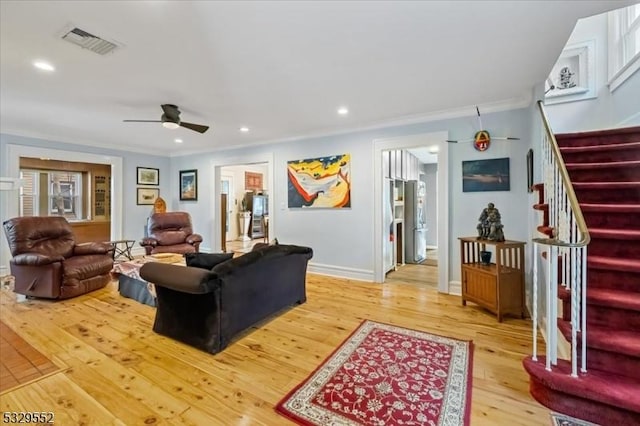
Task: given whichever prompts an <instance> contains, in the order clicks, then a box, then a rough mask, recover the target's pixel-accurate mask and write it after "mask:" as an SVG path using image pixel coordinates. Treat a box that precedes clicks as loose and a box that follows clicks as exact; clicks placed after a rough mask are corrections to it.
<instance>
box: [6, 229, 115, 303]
mask: <svg viewBox="0 0 640 426" xmlns="http://www.w3.org/2000/svg"><path fill="white" fill-rule="evenodd" d="M3 226H4V232H5V235H6V237H7V241H8V243H9V249H10V250H11V255H12V256H13V258H12V259H11V262H10V265H11V274H12V275H14V276H15V289H14V291H15V292H16V293H19V294H24V295H26V296H34V297H43V298H48V299H68V298H70V297H75V296H79V295H81V294H85V293H88V292H90V291H93V290H97V289H99V288H102V287H104V286H105V285H107V283H108V282H109V280H110V274H109V272H110V271H111V269H112V268H113V259H112V251H113V247H112V246H111V244H109V243H97V242H94V243H84V244H76V242H75V236H74V235H73V229H72V228H71V225H69V222H67V220H66V219H65V218H64V217H62V216H26V217H15V218H12V219H9V220H6V221H5V222H4V223H3Z"/></svg>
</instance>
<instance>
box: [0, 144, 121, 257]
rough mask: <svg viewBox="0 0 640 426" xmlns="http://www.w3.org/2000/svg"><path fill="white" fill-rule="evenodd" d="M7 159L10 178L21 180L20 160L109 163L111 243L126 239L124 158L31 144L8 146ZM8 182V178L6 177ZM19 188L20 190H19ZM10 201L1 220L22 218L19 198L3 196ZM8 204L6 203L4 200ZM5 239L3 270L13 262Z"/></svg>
mask: <svg viewBox="0 0 640 426" xmlns="http://www.w3.org/2000/svg"><path fill="white" fill-rule="evenodd" d="M3 155H4V156H6V157H5V158H6V159H7V164H8V168H7V174H8V177H7V178H9V179H14V180H18V181H19V180H20V157H32V158H42V157H46V158H50V159H52V160H59V161H78V162H86V163H96V164H109V165H110V166H111V194H112V197H111V199H112V203H111V240H120V239H122V226H123V223H122V214H123V213H122V205H123V203H122V202H121V201H120V200H122V195H123V176H122V174H123V171H122V157H117V156H112V155H99V154H89V153H86V152H77V151H64V150H58V149H50V148H41V147H37V146H30V145H15V144H7V146H6V152H4V153H3ZM3 179H6V178H3ZM15 189H17V188H15ZM3 198H6V203H5V202H3V203H2V204H3V205H2V209H1V210H0V213H1V215H2V218H1V221H2V222H4V221H5V220H7V219H9V218H12V217H16V216H19V215H20V202H19V199H18V197H3ZM3 201H4V200H3ZM4 240H5V239H4V238H3V242H2V245H0V265H2V266H0V267H5V266H6V265H7V264H8V263H9V259H10V258H11V256H10V253H9V246H8V245H7V243H6V241H4Z"/></svg>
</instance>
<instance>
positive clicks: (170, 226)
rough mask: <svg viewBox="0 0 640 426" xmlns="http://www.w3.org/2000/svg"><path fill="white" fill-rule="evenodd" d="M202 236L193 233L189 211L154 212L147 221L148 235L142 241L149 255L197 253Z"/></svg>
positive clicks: (141, 243)
mask: <svg viewBox="0 0 640 426" xmlns="http://www.w3.org/2000/svg"><path fill="white" fill-rule="evenodd" d="M201 242H202V237H201V236H200V235H199V234H194V233H193V228H192V227H191V216H190V215H189V213H187V212H166V213H154V214H152V215H151V216H150V217H149V220H148V221H147V236H146V237H145V238H143V239H142V241H140V245H141V246H142V247H144V249H145V251H146V252H147V255H150V254H156V253H181V254H184V253H197V252H198V251H199V250H200V243H201Z"/></svg>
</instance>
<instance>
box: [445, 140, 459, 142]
mask: <svg viewBox="0 0 640 426" xmlns="http://www.w3.org/2000/svg"><path fill="white" fill-rule="evenodd" d="M447 142H449V143H458V141H453V140H447Z"/></svg>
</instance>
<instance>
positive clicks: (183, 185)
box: [180, 170, 198, 201]
mask: <svg viewBox="0 0 640 426" xmlns="http://www.w3.org/2000/svg"><path fill="white" fill-rule="evenodd" d="M180 200H181V201H197V200H198V171H197V170H180Z"/></svg>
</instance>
